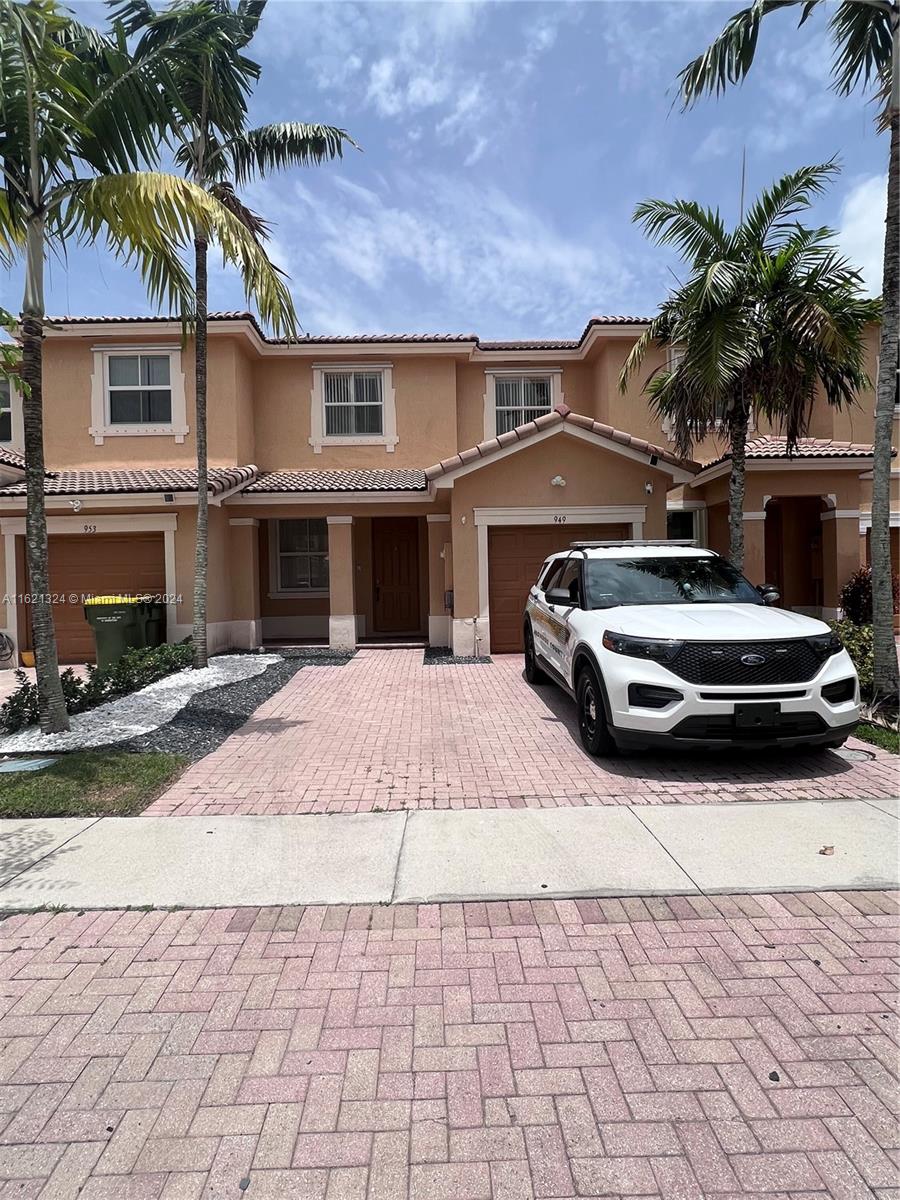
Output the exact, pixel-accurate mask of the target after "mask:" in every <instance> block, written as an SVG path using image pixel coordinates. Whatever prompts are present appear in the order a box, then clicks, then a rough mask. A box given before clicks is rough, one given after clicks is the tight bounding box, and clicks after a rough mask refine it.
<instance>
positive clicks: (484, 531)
mask: <svg viewBox="0 0 900 1200" xmlns="http://www.w3.org/2000/svg"><path fill="white" fill-rule="evenodd" d="M646 520H647V506H646V505H645V504H626V505H602V506H599V507H587V506H581V507H573V508H548V507H538V508H476V509H475V526H476V528H477V530H478V616H477V617H474V618H471V617H470V618H468V619H466V618H462V619H454V621H453V653H454V654H461V655H472V654H490V652H491V650H490V647H491V620H490V590H489V584H490V581H489V578H488V570H489V563H488V557H489V556H488V530H489V529H490V527H491V526H492V525H560V526H562V525H621V524H623V523H627V524H630V525H631V536H632V537H633V538H640V537H641V536H642V535H643V529H644V522H645V521H646Z"/></svg>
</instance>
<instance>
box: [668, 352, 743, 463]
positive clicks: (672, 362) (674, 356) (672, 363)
mask: <svg viewBox="0 0 900 1200" xmlns="http://www.w3.org/2000/svg"><path fill="white" fill-rule="evenodd" d="M683 358H684V347H683V346H667V347H666V370H667V371H674V369H675V367H676V366H677V365H678V363H680V362H681V360H682V359H683ZM721 428H722V421H721V418H718V417H717V418H716V421H715V423H714V425H713V431H715V430H717V429H721ZM747 429H748V431H753V430H755V429H756V413H755V412H754V411H753V409H752V408H751V410H750V421H749V423H748V425H747ZM662 431H663V433H664V434H665V435H666V437H667V439H668V440H669V441H670V442H674V440H675V438H674V436H673V434H672V422H671V421H670V420H669V418H668V417H663V419H662Z"/></svg>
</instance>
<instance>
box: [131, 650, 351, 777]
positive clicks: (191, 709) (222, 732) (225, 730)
mask: <svg viewBox="0 0 900 1200" xmlns="http://www.w3.org/2000/svg"><path fill="white" fill-rule="evenodd" d="M265 657H266V659H267V660H268V661H269V662H270V663H271V660H272V657H273V656H272V655H266V656H265ZM274 657H275V659H276V661H275V662H274V663H271V665H270V666H269V667H268V668H267V669H266V670H265V671H264V672H263V673H262V674H260V675H255V676H253V678H252V679H245V680H242V681H241V682H240V683H235V684H231V685H230V686H227V687H220V688H216V689H215V690H214V691H209V692H201V693H200V694H198V695H196V696H194V697H192V699H191V700H190V701H189V702H188V704H186V705H185V707H184V708H183V709H182V710H181V711H180V712H179V713H177V714H176V716H175V717H173V719H172V720H171V721H169V722H168V724H167V725H163V726H160V728H158V729H154V730H153V731H152V732H151V733H147V734H144V735H143V736H141V737H136V738H132V740H131V741H129V742H127V743H126V745H125V746H123V749H125V750H135V751H138V750H139V751H144V750H165V751H167V752H168V753H170V754H183V755H184V756H185V757H186V758H189V759H190V760H191V761H192V762H196V761H197V760H198V759H201V758H204V757H205V756H206V755H207V754H209V753H210V752H211V751H213V750H215V749H216V747H218V746H220V745H221V744H222V742H224V741H225V739H226V738H227V737H228V736H229V734H232V733H234V731H235V730H236V729H239V728H240V727H241V725H243V724H244V723H245V722H246V721H248V720H249V719H250V717H252V716H253V714H254V712H255V711H256V710H257V709H258V708H259V706H260V705H261V704H264V703H265V702H266V700H268V699H270V697H272V696H274V695H275V693H276V692H277V691H279V690H280V689H281V688H283V687H284V685H285V684H286V683H287V682H288V680H289V679H292V678H293V676H294V675H296V674H297V672H298V671H301V670H302V669H303V668H304V667H330V666H343V665H344V663H347V662H349V661H350V659H351V658H352V657H353V655H352V654H350V653H348V654H339V653H336V652H335V651H334V650H329V649H328V648H327V647H323V648H322V649H321V650H320V649H318V648H313V649H310V650H299V649H298V650H284V651H279V654H278V655H277V656H274Z"/></svg>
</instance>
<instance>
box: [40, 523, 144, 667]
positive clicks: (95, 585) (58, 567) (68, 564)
mask: <svg viewBox="0 0 900 1200" xmlns="http://www.w3.org/2000/svg"><path fill="white" fill-rule="evenodd" d="M48 553H49V560H50V591H51V592H53V593H55V594H58V595H65V596H68V595H70V594H74V595H75V596H78V597H81V596H88V595H92V594H93V595H95V596H99V595H103V594H105V593H110V594H113V595H118V594H126V595H127V594H134V593H138V594H141V593H145V592H147V593H150V594H154V593H163V592H165V590H166V563H165V550H164V543H163V535H162V534H161V533H129V534H102V533H94V534H83V535H79V536H77V537H66V536H63V535H60V534H57V535H53V536H51V537H50V539H49V547H48ZM53 623H54V625H55V627H56V641H57V645H58V646H59V661H60V662H63V663H84V662H93V661H94V658H95V657H96V655H95V653H94V635H93V633H92V632H91V627H90V625H88V623H87V621H86V620H85V619H84V610H83V607H82V605H81V603H80V601H78V602H76V603H75V604H69V603H66V604H54V606H53Z"/></svg>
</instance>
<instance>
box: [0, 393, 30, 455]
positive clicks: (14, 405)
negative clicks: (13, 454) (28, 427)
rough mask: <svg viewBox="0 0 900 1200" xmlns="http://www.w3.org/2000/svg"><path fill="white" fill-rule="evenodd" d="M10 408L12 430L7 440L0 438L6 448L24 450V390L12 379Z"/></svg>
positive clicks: (1, 443) (0, 444)
mask: <svg viewBox="0 0 900 1200" xmlns="http://www.w3.org/2000/svg"><path fill="white" fill-rule="evenodd" d="M9 410H10V413H11V426H12V430H11V433H10V436H9V438H8V439H7V440H6V441H2V440H0V446H3V447H4V449H9V450H19V451H22V450H24V448H25V430H24V427H23V424H22V392H21V390H20V389H19V388H18V387H16V384H15V383H14V382H13V380H12V379H10V380H9Z"/></svg>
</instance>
